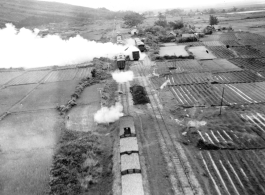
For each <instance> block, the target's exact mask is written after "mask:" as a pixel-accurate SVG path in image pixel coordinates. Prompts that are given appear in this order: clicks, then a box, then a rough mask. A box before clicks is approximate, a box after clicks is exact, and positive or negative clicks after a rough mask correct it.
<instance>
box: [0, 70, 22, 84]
mask: <svg viewBox="0 0 265 195" xmlns="http://www.w3.org/2000/svg"><path fill="white" fill-rule="evenodd" d="M23 73H24V71H14V72H11V71H10V72H7V71H5V72H0V85H3V84H5V83H7V82H8V81H10V80H12V79H13V78H15V77H17V76H19V75H21V74H23Z"/></svg>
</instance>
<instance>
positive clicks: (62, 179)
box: [50, 129, 112, 195]
mask: <svg viewBox="0 0 265 195" xmlns="http://www.w3.org/2000/svg"><path fill="white" fill-rule="evenodd" d="M109 142H110V141H109ZM104 143H106V140H104V138H103V137H99V136H98V135H93V134H92V133H91V132H77V131H69V130H65V129H63V130H62V135H61V138H60V140H59V143H58V145H57V151H56V152H55V155H54V158H53V166H52V168H51V171H50V174H51V181H50V194H60V195H61V194H65V195H68V194H69V195H72V194H76V195H77V194H89V193H88V192H92V194H107V192H108V191H109V190H110V189H111V182H112V181H111V180H112V179H111V178H112V173H111V169H112V155H111V152H110V150H111V148H112V147H109V146H108V147H107V146H106V144H104ZM108 188H109V189H108Z"/></svg>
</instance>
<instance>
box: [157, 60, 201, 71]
mask: <svg viewBox="0 0 265 195" xmlns="http://www.w3.org/2000/svg"><path fill="white" fill-rule="evenodd" d="M156 65H157V66H156V71H155V72H156V73H158V74H162V73H165V72H168V70H170V72H172V73H178V72H185V71H187V72H192V71H204V69H203V67H202V66H201V65H200V64H199V62H198V61H197V60H176V61H167V62H156Z"/></svg>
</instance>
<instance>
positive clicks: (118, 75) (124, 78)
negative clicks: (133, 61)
mask: <svg viewBox="0 0 265 195" xmlns="http://www.w3.org/2000/svg"><path fill="white" fill-rule="evenodd" d="M111 75H112V78H113V79H114V80H115V81H116V82H117V83H125V82H128V81H132V80H133V79H134V74H133V71H131V70H129V71H126V72H121V71H118V70H117V71H115V72H113V73H111Z"/></svg>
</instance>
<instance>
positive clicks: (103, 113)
mask: <svg viewBox="0 0 265 195" xmlns="http://www.w3.org/2000/svg"><path fill="white" fill-rule="evenodd" d="M122 110H123V106H122V105H121V103H119V102H116V104H115V105H114V106H111V107H110V108H108V107H102V108H101V109H100V110H98V111H97V112H96V113H95V115H94V120H95V122H97V123H110V122H115V121H117V120H119V118H120V117H122V116H123V115H124V114H123V113H122Z"/></svg>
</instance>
